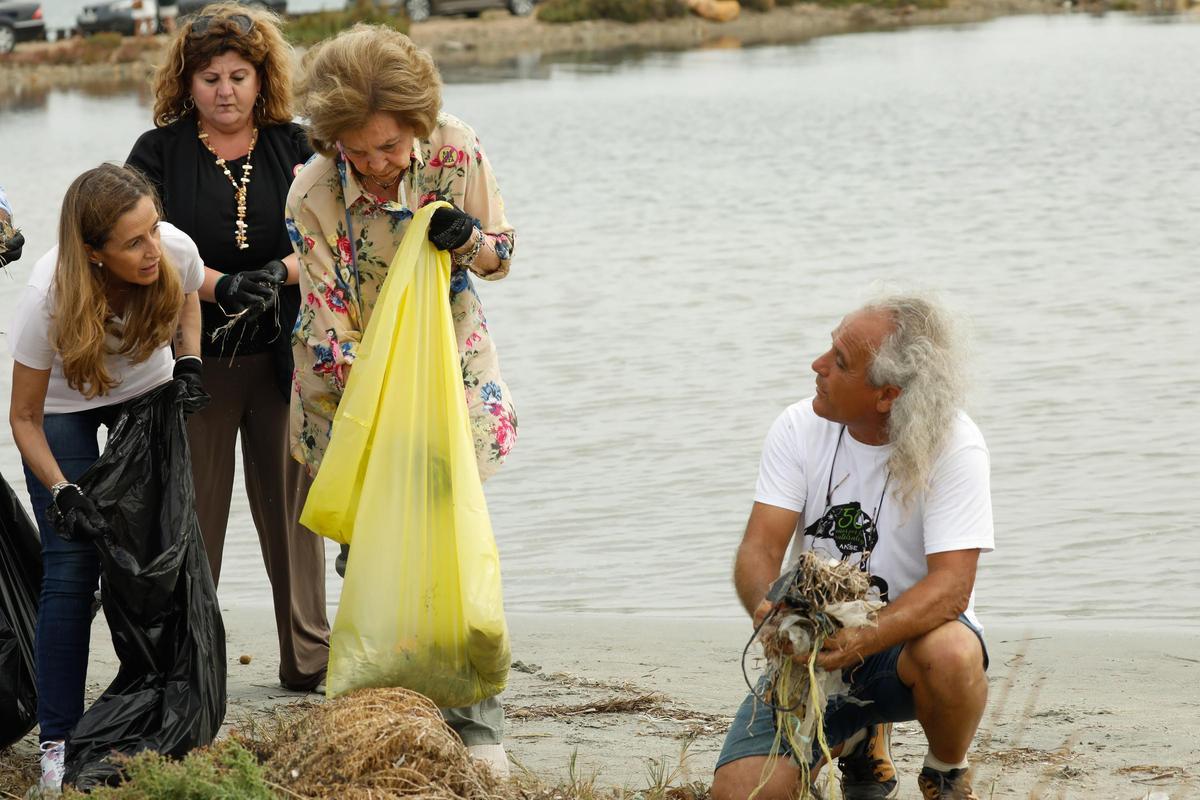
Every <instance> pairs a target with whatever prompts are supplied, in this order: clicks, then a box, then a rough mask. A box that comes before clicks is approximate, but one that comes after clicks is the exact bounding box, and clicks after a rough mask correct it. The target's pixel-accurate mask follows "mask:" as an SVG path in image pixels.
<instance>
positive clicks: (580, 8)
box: [538, 0, 688, 22]
mask: <svg viewBox="0 0 1200 800" xmlns="http://www.w3.org/2000/svg"><path fill="white" fill-rule="evenodd" d="M687 13H688V9H687V5H686V4H685V3H684V2H683V0H546V2H544V3H542V4H541V5H539V6H538V19H540V20H541V21H543V22H579V21H581V20H587V19H611V20H616V21H617V22H645V21H646V20H652V19H670V18H671V17H682V16H685V15H686V14H687Z"/></svg>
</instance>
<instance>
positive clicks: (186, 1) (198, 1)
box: [178, 0, 287, 21]
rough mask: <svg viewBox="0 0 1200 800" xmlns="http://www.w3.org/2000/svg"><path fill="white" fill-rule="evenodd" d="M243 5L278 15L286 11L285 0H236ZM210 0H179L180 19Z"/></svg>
mask: <svg viewBox="0 0 1200 800" xmlns="http://www.w3.org/2000/svg"><path fill="white" fill-rule="evenodd" d="M236 1H237V2H239V3H241V4H242V5H244V6H256V7H258V8H267V9H270V10H271V11H274V12H275V13H276V14H278V15H279V16H281V17H282V16H283V15H284V14H286V13H287V0H236ZM211 2H212V0H179V5H178V8H179V17H180V20H181V21H182V19H183V17H186V16H188V15H190V14H195V13H196V12H197V11H199V10H200V9H202V8H204V7H205V6H206V5H208V4H209V3H211Z"/></svg>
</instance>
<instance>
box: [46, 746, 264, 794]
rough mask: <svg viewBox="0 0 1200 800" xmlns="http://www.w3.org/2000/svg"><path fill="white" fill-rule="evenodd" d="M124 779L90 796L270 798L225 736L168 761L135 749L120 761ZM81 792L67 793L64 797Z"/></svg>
mask: <svg viewBox="0 0 1200 800" xmlns="http://www.w3.org/2000/svg"><path fill="white" fill-rule="evenodd" d="M124 771H125V782H124V783H122V784H121V785H120V786H117V787H115V788H102V789H95V790H93V791H92V793H91V794H90V795H86V797H90V798H92V800H275V795H274V793H273V792H272V791H271V788H270V786H268V784H267V782H266V779H265V778H264V777H263V773H262V768H261V767H259V765H258V761H257V760H256V759H255V758H254V755H253V754H252V753H251V752H250V751H249V750H247V749H246V748H244V747H242V746H241V745H240V744H238V743H237V742H234V741H232V740H228V739H227V740H225V741H223V742H220V743H218V744H215V745H213V746H212V747H207V748H203V749H200V750H196V751H193V752H192V753H189V754H188V756H187V757H186V758H184V759H183V760H182V761H172V760H171V759H169V758H165V757H163V756H160V755H159V754H158V753H152V752H145V753H140V754H138V755H136V756H134V757H133V758H131V759H129V760H128V761H126V762H125V765H124ZM72 796H74V797H76V798H83V797H85V795H80V794H76V793H74V792H71V791H68V793H67V794H65V795H64V798H71V797H72Z"/></svg>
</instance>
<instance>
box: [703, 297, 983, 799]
mask: <svg viewBox="0 0 1200 800" xmlns="http://www.w3.org/2000/svg"><path fill="white" fill-rule="evenodd" d="M960 345H961V342H960V341H959V337H958V335H957V334H956V332H955V325H954V324H953V320H952V318H951V317H950V315H949V314H948V313H947V312H946V311H945V310H944V309H943V308H941V307H940V306H939V305H938V304H937V303H935V302H934V301H932V300H929V299H925V298H921V297H910V296H889V297H884V298H881V299H879V300H877V301H875V302H872V303H870V304H868V305H866V306H864V307H863V308H861V309H859V310H858V311H855V312H854V313H852V314H850V315H848V316H847V317H846V318H845V319H843V320H842V321H841V323H840V324H839V325H838V326H837V327H836V328H835V329H834V331H833V335H832V343H831V346H830V348H829V350H828V351H827V352H825V353H824V354H823V355H821V356H820V357H819V358H817V360H816V361H814V362H813V364H812V369H813V371H814V372H815V373H816V394H815V395H814V396H813V397H809V398H807V399H805V400H801V401H800V402H798V403H796V404H795V405H792V406H790V407H788V408H787V409H786V410H785V411H784V412H783V413H782V414H781V415H780V416H779V418H778V419H777V420H776V421H775V424H774V425H773V426H772V427H771V431H770V433H769V434H768V435H767V440H766V443H765V445H764V447H763V453H762V461H761V464H760V467H759V476H758V486H757V489H756V491H755V497H754V506H753V508H752V510H751V512H750V519H749V522H748V523H747V524H746V532H745V535H744V537H743V539H742V543H741V546H740V547H739V548H738V553H737V561H736V564H735V566H734V584H735V586H736V588H737V592H738V596H739V597H740V598H741V601H742V604H743V605H744V606H745V607H746V610H747V612H749V613H750V614H751V616H753V617H754V621H755V623H756V624H757V623H759V622H761V621H762V620H763V619H764V617H766V615H767V614H768V613H770V611H771V609H772V605H773V604H772V603H771V602H770V601H768V600H767V599H766V596H767V592H768V589H769V588H770V587H771V585H772V583H773V582H774V581H775V580H776V579H777V578H778V577H779V575H780V571H781V567H782V565H783V563H784V556H785V554H786V553H787V550H788V546H789V544H791V543H792V542H793V540H794V544H792V554H793V557H798V556H799V554H800V553H801V552H804V551H806V550H815V551H818V552H821V553H823V554H825V555H828V556H832V557H834V558H838V559H849V560H851V561H852V562H854V563H857V564H858V566H859V567H860V568H861V569H862V570H864V571H866V572H867V573H869V575H870V581H871V586H872V591H873V592H876V591H877V592H878V595H879V599H880V600H882V601H884V602H885V603H886V604H887V605H886V606H884V607H883V609H882V610H880V612H879V615H878V624H877V625H875V626H869V627H863V628H843V629H842V630H840V631H839V632H838V633H837V634H836V635H834V636H832V637H830V638H829V639H828V640H826V641H825V643H824V645H823V647H822V649H821V650H820V651H819V652H818V653H817V654H816V665H817V666H818V667H820V668H822V669H825V670H841V671H842V678H843V680H845V682H846V683H847V684H848V685H849V687H850V688H849V694H848V695H839V696H835V697H833V698H831V700H830V702H829V705H828V707H827V708H826V710H825V721H824V725H825V733H826V737H827V739H828V742H829V745H830V752H831V754H832V755H833V756H834V757H836V758H837V759H838V766H839V768H840V770H841V782H842V792H843V795H844V796H845V798H846V800H879V798H892V797H896V796H897V793H898V784H897V776H896V770H895V768H894V766H893V764H892V760H891V754H890V735H891V723H893V722H901V721H905V720H913V719H915V720H918V721H919V722H920V724H921V727H922V728H923V729H924V731H925V736H926V738H927V739H928V742H929V750H928V753H927V755H926V756H925V764H924V768H923V769H922V770H921V774H920V775H919V777H918V784H919V786H920V789H921V794H922V796H923V797H924V798H926V800H935V799H938V800H942V799H945V800H978V799H977V797H976V795H975V793H974V792H973V791H972V789H971V785H970V776H969V772H968V769H967V750H968V748H969V747H970V744H971V740H972V739H973V738H974V736H975V730H976V728H977V727H978V725H979V720H980V718H981V717H982V716H983V710H984V706H985V704H986V702H987V677H986V674H985V670H986V669H987V663H988V659H987V649H986V647H985V646H984V642H983V629H982V627H981V626H980V624H979V620H978V619H977V618H976V616H975V613H974V608H973V606H974V585H975V569H976V566H977V564H978V561H979V554H980V553H984V552H988V551H990V550H991V549H992V547H993V533H992V504H991V490H990V486H989V458H988V450H987V446H986V444H985V443H984V441H983V436H982V435H981V434H980V432H979V429H978V428H977V427H976V426H975V423H974V422H972V421H971V419H970V418H969V417H968V416H967V415H966V414H965V413H964V412H963V410H962V400H963V393H964V386H965V380H964V377H963V365H962V358H961V356H960V352H959V351H960ZM775 742H776V731H775V715H774V714H773V713H772V710H771V709H770V708H769V707H767V706H765V705H763V704H762V703H761V702H760V701H758V700H756V698H755V696H754V694H753V693H751V694H750V695H749V696H747V698H746V700H745V702H744V703H743V704H742V706H741V708H740V709H739V710H738V713H737V716H736V717H735V718H734V721H733V725H732V726H731V727H730V730H729V733H728V735H727V736H726V738H725V744H724V747H723V748H722V750H721V755H720V758H719V760H718V762H717V771H716V776H715V778H714V782H713V787H712V795H713V798H714V800H745V798H747V797H749V796H750V794H751V793H753V792H754V790H755V789H756V788H758V787H760V785H761V789H760V790H759V792H758V793H757V795H756V800H790V799H791V798H795V797H797V796H800V795H801V794H802V791H801V789H802V787H801V786H800V785H799V781H800V775H801V774H802V771H801V769H800V768H799V766H798V765H797V763H796V761H795V760H794V758H792V757H790V756H791V753H790V752H789V751H788V749H787V744H786V742H787V737H782V745H781V747H782V748H783V752H782V755H783V756H784V757H781V758H779V759H778V760H777V761H775V762H774V766H773V768H772V769H771V771H770V772H769V773H764V768H766V767H767V766H768V757H769V755H770V754H771V751H772V747H773V745H774V744H775ZM809 766H810V767H811V769H812V770H813V771H814V774H815V771H816V770H818V769H820V768H821V766H822V764H821V763H820V762H819V761H818V762H816V763H813V764H810V765H809Z"/></svg>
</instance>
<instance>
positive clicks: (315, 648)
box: [188, 353, 329, 689]
mask: <svg viewBox="0 0 1200 800" xmlns="http://www.w3.org/2000/svg"><path fill="white" fill-rule="evenodd" d="M204 388H205V390H206V391H207V392H208V393H209V394H210V395H211V396H212V403H211V404H210V405H209V406H208V407H207V408H205V409H204V410H203V411H200V412H199V413H196V414H193V415H192V416H191V417H190V418H189V420H188V441H189V443H190V445H191V450H192V473H193V477H194V478H195V484H196V511H197V514H198V516H199V518H200V532H201V534H202V535H203V537H204V547H205V549H206V550H207V552H208V561H209V565H210V566H211V567H212V576H213V582H214V583H215V582H217V581H219V579H220V576H221V552H222V550H223V549H224V545H225V527H226V524H227V522H228V520H229V500H230V497H231V494H232V491H233V475H234V458H235V457H236V456H235V452H234V451H235V447H236V442H237V438H238V434H239V433H240V434H241V440H242V470H243V473H244V475H245V479H246V493H247V495H248V496H249V499H250V514H251V516H252V517H253V518H254V527H255V528H257V530H258V540H259V543H260V544H261V546H262V555H263V562H264V564H265V565H266V568H267V577H268V578H269V579H270V581H271V595H272V599H273V601H274V604H275V627H276V629H277V631H278V633H279V679H280V681H282V682H283V684H284V685H285V686H287V687H289V688H293V689H310V688H312V687H313V686H315V685H316V684H317V683H318V682H319V681H321V680H322V679H323V678H324V676H325V668H326V666H327V664H328V662H329V620H328V618H327V617H326V614H325V549H324V545H323V540H322V539H321V538H320V537H319V536H317V535H316V534H314V533H312V532H310V531H309V530H308V529H307V528H304V527H303V526H301V525H300V522H299V519H300V511H301V509H303V508H304V501H305V499H306V498H307V496H308V488H309V484H310V480H309V478H308V476H307V475H306V474H305V471H304V467H303V466H302V465H300V464H299V463H297V462H296V461H295V460H293V459H292V458H291V456H290V455H289V454H288V405H287V403H286V402H284V399H283V396H282V395H281V394H280V391H279V388H278V386H277V384H276V380H275V368H274V365H273V364H272V356H271V354H269V353H263V354H260V355H246V356H236V357H234V358H232V359H229V358H211V357H210V358H206V359H205V360H204Z"/></svg>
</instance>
